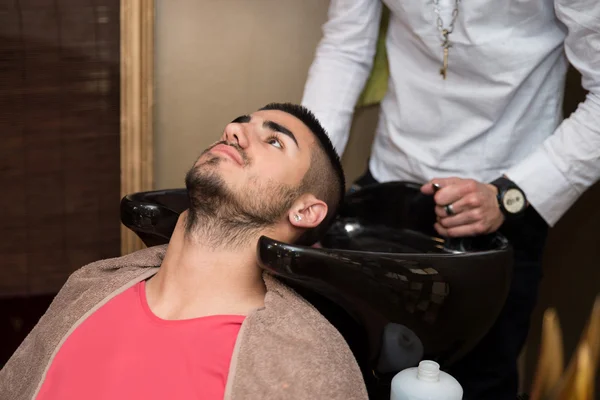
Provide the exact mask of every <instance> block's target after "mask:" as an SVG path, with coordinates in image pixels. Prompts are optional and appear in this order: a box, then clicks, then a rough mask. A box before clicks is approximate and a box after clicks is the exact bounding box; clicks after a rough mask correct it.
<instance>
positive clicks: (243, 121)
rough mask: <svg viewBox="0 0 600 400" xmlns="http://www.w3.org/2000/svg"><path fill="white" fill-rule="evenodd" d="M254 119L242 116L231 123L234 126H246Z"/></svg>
mask: <svg viewBox="0 0 600 400" xmlns="http://www.w3.org/2000/svg"><path fill="white" fill-rule="evenodd" d="M251 119H252V117H250V116H249V115H241V116H239V117H237V118H236V119H234V120H233V121H231V123H232V124H246V123H248V122H250V120H251Z"/></svg>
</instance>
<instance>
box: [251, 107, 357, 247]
mask: <svg viewBox="0 0 600 400" xmlns="http://www.w3.org/2000/svg"><path fill="white" fill-rule="evenodd" d="M261 110H278V111H283V112H285V113H288V114H290V115H293V116H294V117H296V118H298V119H299V120H300V121H302V122H303V123H304V125H306V127H307V128H308V129H309V130H310V131H311V132H312V133H313V135H315V137H316V138H317V145H318V148H317V151H313V152H312V154H311V160H310V167H309V169H308V171H307V172H306V174H305V175H304V179H303V180H302V185H301V190H302V191H303V192H310V193H312V194H314V195H315V196H316V197H317V198H318V199H320V200H323V201H324V202H325V203H327V208H328V211H327V216H325V218H324V219H323V221H322V222H321V223H320V224H319V225H318V226H316V227H315V228H312V229H309V230H307V231H306V232H304V234H302V236H301V237H300V238H299V239H298V240H297V241H296V243H297V244H301V245H306V246H308V245H311V244H313V243H315V242H317V241H318V240H319V239H320V238H321V237H322V236H323V235H324V234H325V232H326V231H327V229H329V226H330V225H331V223H332V222H333V220H334V218H335V216H336V214H337V211H338V209H339V207H340V205H341V203H342V201H343V199H344V194H345V192H346V179H345V178H344V170H343V169H342V163H341V161H340V157H339V156H338V154H337V152H336V151H335V148H334V147H333V144H332V143H331V140H330V139H329V135H328V134H327V132H326V131H325V129H324V128H323V126H322V125H321V123H320V122H319V120H318V119H317V117H315V115H314V114H313V113H312V112H311V111H310V110H308V109H307V108H306V107H303V106H301V105H298V104H292V103H271V104H268V105H266V106H265V107H263V108H261Z"/></svg>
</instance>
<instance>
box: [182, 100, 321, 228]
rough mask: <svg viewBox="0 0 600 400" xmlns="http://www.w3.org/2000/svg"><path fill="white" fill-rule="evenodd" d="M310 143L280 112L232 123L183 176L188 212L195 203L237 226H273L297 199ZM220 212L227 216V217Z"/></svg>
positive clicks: (303, 129)
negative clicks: (233, 221) (186, 192)
mask: <svg viewBox="0 0 600 400" xmlns="http://www.w3.org/2000/svg"><path fill="white" fill-rule="evenodd" d="M314 141H315V138H314V136H313V134H312V133H311V131H310V130H309V129H308V128H307V127H306V126H305V125H304V124H303V123H302V121H300V120H299V119H297V118H296V117H294V116H292V115H290V114H288V113H285V112H283V111H277V110H265V111H257V112H255V113H254V114H252V115H250V116H242V117H238V118H236V119H235V120H234V121H233V122H231V123H230V124H228V125H227V126H226V127H225V130H224V132H223V136H222V137H221V139H220V141H219V142H217V143H216V144H214V145H212V146H211V147H209V148H208V149H207V150H205V151H204V152H203V153H202V155H201V156H200V158H199V159H198V160H197V161H196V163H195V164H194V166H193V167H192V169H191V170H190V171H189V172H188V175H187V176H186V185H187V188H188V191H189V192H190V195H191V196H192V198H193V200H192V207H190V211H193V208H194V203H195V201H194V200H196V201H197V203H196V204H195V205H196V206H197V207H196V208H197V209H200V210H203V211H204V212H209V213H210V212H212V213H218V212H221V216H222V217H225V218H237V217H238V216H239V217H242V219H243V221H238V222H241V223H246V224H249V223H250V224H251V223H254V224H257V225H266V224H273V223H275V222H276V221H277V220H279V219H280V218H281V217H283V216H284V215H285V214H286V213H287V211H288V210H289V208H290V207H291V205H292V203H293V201H294V200H295V199H296V198H297V197H298V196H299V195H300V194H301V193H299V187H300V186H301V183H302V179H303V177H304V175H305V173H306V172H307V171H308V168H309V167H310V159H311V148H312V145H313V144H314ZM209 203H210V204H209ZM206 207H208V208H206ZM223 208H226V209H228V210H229V211H230V213H226V214H228V215H227V216H224V215H223V211H226V210H223Z"/></svg>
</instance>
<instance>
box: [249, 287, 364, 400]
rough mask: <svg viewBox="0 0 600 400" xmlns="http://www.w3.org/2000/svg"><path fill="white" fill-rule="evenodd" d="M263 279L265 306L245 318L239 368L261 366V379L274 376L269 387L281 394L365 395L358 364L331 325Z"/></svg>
mask: <svg viewBox="0 0 600 400" xmlns="http://www.w3.org/2000/svg"><path fill="white" fill-rule="evenodd" d="M265 282H266V284H267V296H266V297H265V308H264V310H262V311H259V312H258V313H256V314H255V316H254V317H250V321H248V322H249V324H248V327H247V330H248V331H247V332H246V334H245V335H246V337H245V338H244V339H242V340H243V342H244V346H243V347H244V349H241V352H244V353H245V354H240V359H239V360H238V361H239V367H240V368H241V369H242V370H243V369H244V365H263V366H265V367H264V368H263V370H262V371H261V373H263V374H265V378H264V379H265V380H266V381H269V380H275V381H273V382H271V385H270V387H272V388H280V389H281V390H282V393H281V394H282V396H283V395H284V394H286V396H287V398H330V399H338V398H339V399H342V398H344V399H366V398H367V397H366V390H365V387H364V381H363V378H362V374H361V372H360V369H359V367H358V364H357V362H356V360H355V358H354V355H353V354H352V351H351V350H350V348H349V347H348V344H347V343H346V341H345V339H344V338H343V337H342V335H341V334H340V333H339V332H338V331H337V329H336V328H335V327H334V326H333V325H331V323H329V321H328V320H327V319H326V318H325V317H324V316H323V315H321V313H319V311H318V310H317V309H316V308H314V307H313V306H312V305H311V304H310V303H309V302H308V301H306V300H305V299H304V298H303V297H302V296H300V295H299V294H297V293H296V292H295V291H294V290H292V289H291V288H289V287H288V286H286V285H284V284H283V283H282V282H280V281H278V280H276V279H274V278H272V277H265ZM264 360H268V367H267V366H266V363H264V362H263V361H264ZM242 379H243V378H242ZM245 383H246V384H250V385H252V384H251V383H250V382H245ZM282 388H283V389H282ZM300 394H305V395H308V397H298V396H299V395H300Z"/></svg>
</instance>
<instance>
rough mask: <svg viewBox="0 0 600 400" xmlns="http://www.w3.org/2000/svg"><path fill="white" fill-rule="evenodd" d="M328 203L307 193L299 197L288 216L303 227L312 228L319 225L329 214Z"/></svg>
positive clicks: (294, 223)
mask: <svg viewBox="0 0 600 400" xmlns="http://www.w3.org/2000/svg"><path fill="white" fill-rule="evenodd" d="M327 210H328V207H327V203H325V202H324V201H323V200H319V199H317V198H316V197H315V196H314V195H312V194H307V195H304V196H302V197H301V198H300V199H298V200H297V201H296V202H295V203H294V206H293V207H292V208H291V210H290V213H289V215H288V218H289V220H290V223H291V224H292V225H293V226H295V227H297V228H302V229H310V228H314V227H316V226H317V225H319V224H320V223H321V222H322V221H323V220H324V219H325V217H326V216H327Z"/></svg>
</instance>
